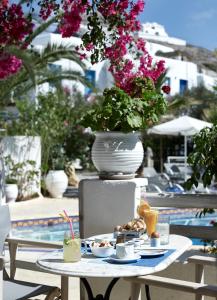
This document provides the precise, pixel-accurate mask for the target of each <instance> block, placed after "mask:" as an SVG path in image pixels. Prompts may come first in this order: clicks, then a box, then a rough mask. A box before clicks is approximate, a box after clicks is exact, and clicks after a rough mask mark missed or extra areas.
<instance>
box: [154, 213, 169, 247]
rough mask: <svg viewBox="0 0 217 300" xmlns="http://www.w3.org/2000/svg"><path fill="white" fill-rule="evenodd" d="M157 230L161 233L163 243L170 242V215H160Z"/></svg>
mask: <svg viewBox="0 0 217 300" xmlns="http://www.w3.org/2000/svg"><path fill="white" fill-rule="evenodd" d="M156 230H157V232H159V234H160V243H161V245H167V244H169V236H170V217H169V216H166V215H159V216H158V222H157V225H156Z"/></svg>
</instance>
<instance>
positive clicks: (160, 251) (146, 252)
mask: <svg viewBox="0 0 217 300" xmlns="http://www.w3.org/2000/svg"><path fill="white" fill-rule="evenodd" d="M167 251H168V250H164V249H144V250H140V251H138V252H137V253H138V254H139V255H140V256H142V257H143V256H151V257H154V256H161V255H164V254H165V253H167Z"/></svg>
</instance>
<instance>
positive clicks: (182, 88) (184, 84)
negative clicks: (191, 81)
mask: <svg viewBox="0 0 217 300" xmlns="http://www.w3.org/2000/svg"><path fill="white" fill-rule="evenodd" d="M187 88H188V81H187V80H184V79H180V81H179V93H180V95H183V94H184V93H185V91H186V90H187Z"/></svg>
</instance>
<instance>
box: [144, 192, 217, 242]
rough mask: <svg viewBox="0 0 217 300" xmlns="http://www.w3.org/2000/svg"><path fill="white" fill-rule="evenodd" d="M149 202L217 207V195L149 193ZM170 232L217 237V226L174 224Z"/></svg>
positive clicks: (200, 236) (190, 235)
mask: <svg viewBox="0 0 217 300" xmlns="http://www.w3.org/2000/svg"><path fill="white" fill-rule="evenodd" d="M146 197H147V199H148V202H149V204H150V205H151V206H152V207H159V208H160V207H161V208H162V207H171V208H198V209H203V208H214V209H217V195H213V194H179V195H178V194H151V193H150V194H147V195H146ZM170 232H171V233H173V234H181V235H184V236H187V237H189V238H198V239H210V240H214V239H217V227H213V226H191V225H173V224H171V226H170Z"/></svg>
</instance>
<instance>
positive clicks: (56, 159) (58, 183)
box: [45, 145, 68, 198]
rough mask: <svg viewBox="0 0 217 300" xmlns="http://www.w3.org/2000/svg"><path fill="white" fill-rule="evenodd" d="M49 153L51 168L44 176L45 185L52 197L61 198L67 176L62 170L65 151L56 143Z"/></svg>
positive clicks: (65, 186)
mask: <svg viewBox="0 0 217 300" xmlns="http://www.w3.org/2000/svg"><path fill="white" fill-rule="evenodd" d="M51 154H52V155H51V157H50V162H49V163H50V168H51V169H50V170H49V172H48V174H47V175H46V177H45V185H46V189H47V190H48V192H49V193H50V195H51V196H52V197H53V198H62V196H63V193H64V192H65V190H66V188H67V186H68V177H67V175H66V174H65V172H64V168H65V162H66V158H65V152H64V150H63V148H62V147H61V146H59V145H56V146H55V147H53V149H52V153H51Z"/></svg>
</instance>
